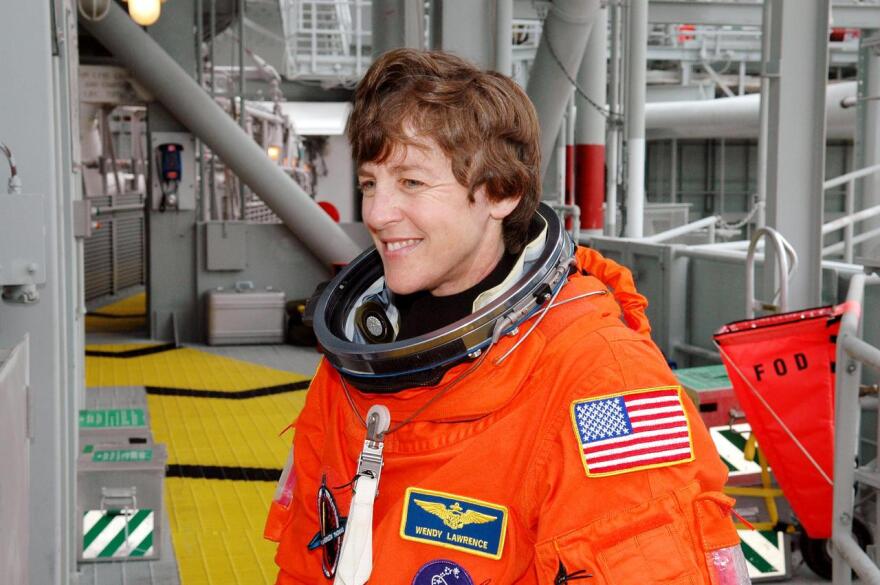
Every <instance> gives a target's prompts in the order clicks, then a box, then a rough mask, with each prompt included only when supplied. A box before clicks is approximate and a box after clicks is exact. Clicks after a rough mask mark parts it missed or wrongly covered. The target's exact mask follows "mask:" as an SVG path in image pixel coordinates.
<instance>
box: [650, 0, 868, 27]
mask: <svg viewBox="0 0 880 585" xmlns="http://www.w3.org/2000/svg"><path fill="white" fill-rule="evenodd" d="M812 3H813V0H810V1H809V2H803V4H805V5H806V4H812ZM648 22H650V23H652V24H684V23H686V24H711V25H719V26H721V25H735V26H761V2H705V1H695V0H651V3H650V7H649V9H648ZM832 22H833V24H834V26H835V27H843V28H880V6H877V5H876V4H856V3H854V2H834V7H833V10H832Z"/></svg>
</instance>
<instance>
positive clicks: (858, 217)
mask: <svg viewBox="0 0 880 585" xmlns="http://www.w3.org/2000/svg"><path fill="white" fill-rule="evenodd" d="M878 172H880V164H876V165H871V166H870V167H865V168H863V169H859V170H857V171H852V172H850V173H846V174H845V175H840V176H839V177H834V178H833V179H829V180H827V181H825V183H823V185H822V188H823V189H824V190H825V191H827V190H828V189H833V188H835V187H839V186H841V185H846V201H845V204H844V205H845V208H846V215H844V216H843V217H841V218H838V219H835V220H833V221H829V222H827V223H825V224H823V225H822V235H823V236H824V235H827V234H830V233H832V232H835V231H837V230H839V229H842V230H844V232H843V245H842V246H840V245H839V244H834V245H831V246H828V247H825V248H823V249H822V255H823V256H827V255H828V254H834V253H836V252H839V251H840V249H841V247H842V248H843V257H844V260H845V261H846V262H849V263H850V264H851V263H852V261H853V247H854V246H855V244H857V243H859V242H862V241H865V240H867V239H870V238H871V236H868V237H863V236H865V235H866V234H860V236H859V237H860V238H861V239H860V240H858V241H856V239H857V238H856V237H854V233H853V232H854V227H853V226H854V224H855V223H856V222H859V221H864V220H866V219H869V218H871V217H874V216H876V215H880V205H875V206H873V207H869V208H868V209H863V210H861V211H858V212H857V211H856V210H855V205H856V204H855V198H856V195H855V182H856V181H857V180H858V179H862V178H864V177H867V176H870V175H873V174H875V173H878ZM871 234H872V235H873V232H871Z"/></svg>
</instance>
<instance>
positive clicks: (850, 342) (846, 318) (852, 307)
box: [831, 274, 880, 585]
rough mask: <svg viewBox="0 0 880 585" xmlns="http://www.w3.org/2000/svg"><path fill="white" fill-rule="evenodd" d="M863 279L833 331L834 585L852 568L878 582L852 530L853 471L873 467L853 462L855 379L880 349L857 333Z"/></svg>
mask: <svg viewBox="0 0 880 585" xmlns="http://www.w3.org/2000/svg"><path fill="white" fill-rule="evenodd" d="M866 284H880V278H878V277H877V276H876V275H875V276H872V277H868V276H866V275H865V274H854V275H853V276H852V278H851V279H850V284H849V290H848V291H847V297H846V300H847V305H848V306H849V309H848V310H847V311H846V312H845V313H844V314H843V318H842V319H841V323H840V331H839V332H838V334H837V347H836V357H835V363H836V368H835V391H834V401H835V404H834V429H835V433H834V504H833V506H834V507H833V512H832V519H831V542H832V544H833V545H834V546H832V547H831V548H832V550H831V558H832V566H833V569H832V581H833V582H834V583H835V585H851V583H852V571H855V572H856V573H857V574H858V576H859V577H860V578H861V579H862V581H863V582H866V583H869V584H871V585H880V569H878V568H877V566H876V565H875V564H874V561H873V560H872V559H871V558H870V557H869V556H868V555H867V554H866V553H865V552H864V551H862V549H861V548H860V547H859V545H858V543H857V542H856V540H855V538H853V535H852V523H853V504H854V495H853V494H854V490H853V485H854V482H855V481H856V473H857V472H860V475H865V474H866V473H867V474H868V475H876V474H877V472H876V471H875V470H871V471H867V472H866V473H863V472H862V470H861V469H856V467H855V466H854V465H853V462H854V461H855V460H856V459H855V456H856V453H857V450H858V433H859V431H858V429H859V416H860V407H859V383H860V382H861V377H862V376H861V373H862V363H866V364H868V365H870V366H872V367H874V368H876V369H877V370H880V349H877V348H876V347H874V346H872V345H870V344H868V343H866V342H865V341H863V340H862V339H861V338H860V337H859V332H860V330H861V322H862V310H861V305H862V301H863V300H864V296H865V285H866Z"/></svg>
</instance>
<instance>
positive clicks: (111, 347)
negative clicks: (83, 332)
mask: <svg viewBox="0 0 880 585" xmlns="http://www.w3.org/2000/svg"><path fill="white" fill-rule="evenodd" d="M157 345H164V344H162V343H160V342H155V341H151V342H147V343H89V344H87V345H86V351H106V352H109V353H124V352H126V351H131V350H133V349H143V348H145V347H156V346H157Z"/></svg>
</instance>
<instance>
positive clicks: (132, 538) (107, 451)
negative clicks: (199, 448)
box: [76, 443, 168, 562]
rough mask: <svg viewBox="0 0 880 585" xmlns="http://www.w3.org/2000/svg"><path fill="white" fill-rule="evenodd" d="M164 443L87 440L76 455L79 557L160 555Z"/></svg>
mask: <svg viewBox="0 0 880 585" xmlns="http://www.w3.org/2000/svg"><path fill="white" fill-rule="evenodd" d="M167 460H168V451H167V449H166V447H165V445H163V444H160V443H152V444H149V445H144V446H136V445H128V446H124V447H123V446H121V445H118V444H116V445H106V444H105V445H94V446H93V445H85V446H84V447H83V448H82V449H81V451H80V454H79V457H78V459H77V494H76V498H77V511H78V520H79V523H78V531H79V537H80V543H79V550H78V558H79V560H80V561H81V562H102V561H135V560H142V559H143V560H153V559H159V558H161V557H162V550H161V548H162V547H161V543H162V519H163V518H164V516H163V506H164V483H165V463H166V462H167Z"/></svg>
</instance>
